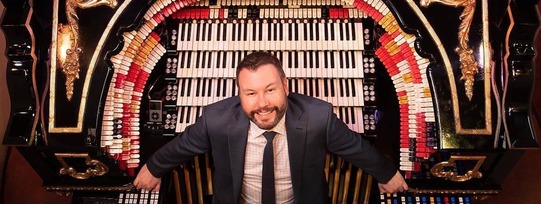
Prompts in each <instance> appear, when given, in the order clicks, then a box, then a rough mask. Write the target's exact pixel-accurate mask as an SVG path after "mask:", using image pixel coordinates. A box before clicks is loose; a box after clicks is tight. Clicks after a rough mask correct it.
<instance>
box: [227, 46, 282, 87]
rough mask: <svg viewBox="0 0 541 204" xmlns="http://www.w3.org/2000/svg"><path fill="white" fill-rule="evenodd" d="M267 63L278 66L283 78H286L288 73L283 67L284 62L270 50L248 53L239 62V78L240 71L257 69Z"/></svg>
mask: <svg viewBox="0 0 541 204" xmlns="http://www.w3.org/2000/svg"><path fill="white" fill-rule="evenodd" d="M267 64H272V65H274V66H275V67H276V69H277V70H278V73H279V74H280V78H281V79H285V78H286V74H285V73H284V69H283V68H282V63H281V62H280V60H279V59H278V58H276V57H275V56H274V55H272V54H270V53H268V52H263V51H256V52H252V53H250V54H249V55H246V57H244V59H243V60H242V61H241V62H240V63H239V65H238V66H237V79H238V78H239V73H240V71H242V70H243V69H248V70H250V71H255V70H257V68H259V67H261V66H263V65H267ZM237 83H238V80H237Z"/></svg>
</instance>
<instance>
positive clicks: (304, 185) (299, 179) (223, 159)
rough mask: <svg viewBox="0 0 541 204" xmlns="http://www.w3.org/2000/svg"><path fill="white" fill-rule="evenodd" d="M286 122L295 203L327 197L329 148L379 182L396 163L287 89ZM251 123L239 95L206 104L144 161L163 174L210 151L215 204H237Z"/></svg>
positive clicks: (327, 110)
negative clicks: (326, 164)
mask: <svg viewBox="0 0 541 204" xmlns="http://www.w3.org/2000/svg"><path fill="white" fill-rule="evenodd" d="M285 122H286V129H287V140H288V148H289V159H290V167H291V181H292V185H293V195H294V198H295V203H310V204H312V203H325V202H326V201H327V193H326V192H327V185H326V181H325V175H324V165H325V155H326V152H327V150H329V151H330V152H332V153H334V154H337V155H339V156H341V157H342V158H344V159H346V160H347V161H349V162H351V163H353V165H355V166H357V167H360V168H362V169H363V170H365V171H366V172H368V173H369V174H371V175H372V176H374V178H375V179H376V180H377V181H379V182H382V183H386V182H387V181H389V180H390V179H391V178H392V177H393V176H394V174H395V173H396V168H395V167H394V165H392V164H391V163H389V162H388V161H387V160H386V159H385V158H384V157H383V156H382V155H381V154H380V153H378V152H377V151H376V149H375V148H373V146H372V145H371V144H370V143H369V142H368V141H366V140H364V139H362V138H361V137H360V136H359V134H357V133H355V132H353V131H351V130H350V129H349V128H348V127H347V125H346V124H344V123H343V122H342V121H341V120H339V119H338V118H337V117H336V115H335V114H334V113H333V111H332V105H331V104H330V103H327V102H324V101H322V100H319V99H315V98H312V97H308V96H303V95H299V94H294V93H291V94H289V96H288V108H287V112H286V120H285ZM249 126H250V122H249V120H248V118H247V117H246V116H245V114H244V113H243V111H242V108H241V105H240V99H239V97H238V96H235V97H231V98H228V99H225V100H222V101H219V102H217V103H214V104H211V105H208V106H207V107H205V110H204V112H203V114H202V116H201V117H200V118H199V119H198V120H197V122H196V123H195V124H193V125H191V126H189V127H188V128H186V130H185V131H184V133H183V134H182V135H181V136H179V137H176V138H174V139H173V140H172V141H171V142H169V143H168V144H166V145H164V146H163V147H162V148H161V149H159V150H158V151H157V152H156V153H155V154H154V155H153V156H152V157H151V158H150V159H149V160H148V163H147V166H148V169H149V171H150V172H151V173H152V174H153V175H154V176H156V177H161V176H163V175H165V174H166V173H168V172H169V171H171V170H172V169H173V168H174V167H176V166H178V165H180V163H181V162H184V161H189V160H191V159H193V157H194V156H195V155H198V154H202V153H205V152H208V151H211V150H212V157H213V160H214V167H215V172H214V175H213V180H214V195H213V203H239V199H240V194H241V190H242V189H241V188H242V179H243V175H244V156H245V149H246V142H247V138H248V128H249Z"/></svg>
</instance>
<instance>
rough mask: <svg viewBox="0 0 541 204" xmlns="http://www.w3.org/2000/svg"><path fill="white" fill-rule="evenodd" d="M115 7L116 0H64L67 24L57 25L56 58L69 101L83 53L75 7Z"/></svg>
mask: <svg viewBox="0 0 541 204" xmlns="http://www.w3.org/2000/svg"><path fill="white" fill-rule="evenodd" d="M103 5H105V6H109V7H111V8H115V7H116V5H117V0H66V17H67V19H68V24H67V25H64V24H60V25H59V27H58V41H57V43H58V46H57V56H58V57H57V60H58V64H59V68H60V69H61V70H62V73H64V75H65V76H66V98H67V99H68V101H71V98H72V96H73V84H74V82H75V80H76V79H78V78H79V71H80V67H81V64H80V63H79V57H80V55H81V54H82V53H83V48H82V47H81V44H80V35H81V34H80V33H79V16H77V9H78V8H79V9H87V8H93V7H98V6H103Z"/></svg>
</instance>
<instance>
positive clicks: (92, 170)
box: [55, 153, 109, 179]
mask: <svg viewBox="0 0 541 204" xmlns="http://www.w3.org/2000/svg"><path fill="white" fill-rule="evenodd" d="M55 156H56V159H58V161H59V162H60V163H61V164H62V168H60V170H59V173H60V174H61V175H69V176H71V177H73V178H76V179H89V178H91V177H95V176H103V175H105V174H106V173H107V172H109V167H107V166H106V165H105V164H103V163H102V162H100V161H98V160H96V159H92V158H90V156H89V155H88V154H86V153H56V154H55ZM65 158H84V159H85V164H86V165H87V166H88V168H87V169H86V170H85V171H84V172H77V170H76V169H75V168H74V167H72V166H70V164H68V163H67V162H66V160H64V159H65Z"/></svg>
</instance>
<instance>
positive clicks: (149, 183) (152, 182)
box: [133, 164, 162, 192]
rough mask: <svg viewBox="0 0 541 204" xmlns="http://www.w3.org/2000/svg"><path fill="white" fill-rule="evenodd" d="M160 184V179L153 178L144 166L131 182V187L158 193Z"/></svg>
mask: <svg viewBox="0 0 541 204" xmlns="http://www.w3.org/2000/svg"><path fill="white" fill-rule="evenodd" d="M161 182H162V179H161V178H156V177H154V176H153V175H152V174H151V173H150V171H148V168H147V165H146V164H145V165H144V166H143V167H142V168H141V170H140V171H139V174H137V178H135V181H133V185H134V186H135V188H137V189H145V190H148V191H156V192H157V191H160V184H161Z"/></svg>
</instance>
